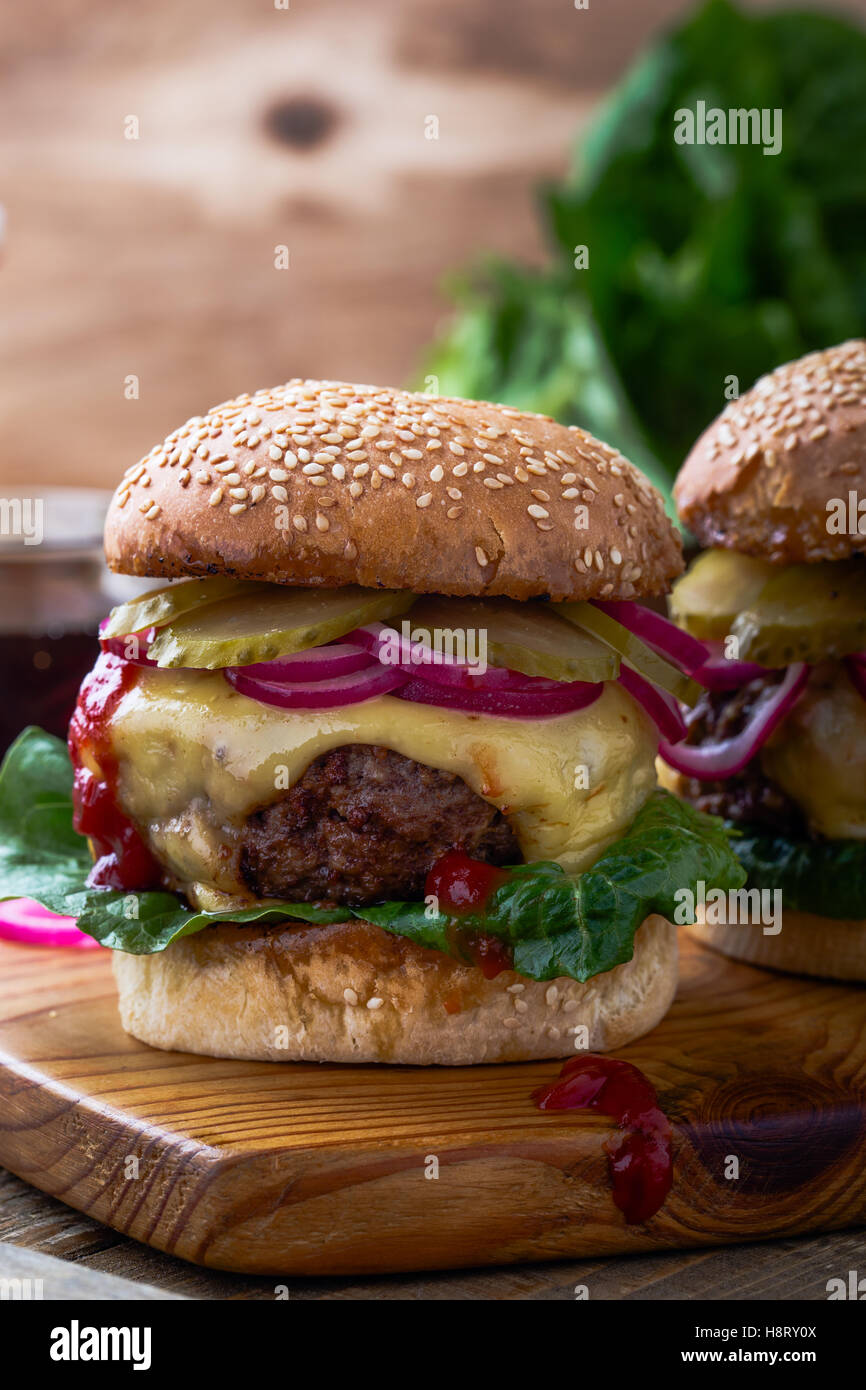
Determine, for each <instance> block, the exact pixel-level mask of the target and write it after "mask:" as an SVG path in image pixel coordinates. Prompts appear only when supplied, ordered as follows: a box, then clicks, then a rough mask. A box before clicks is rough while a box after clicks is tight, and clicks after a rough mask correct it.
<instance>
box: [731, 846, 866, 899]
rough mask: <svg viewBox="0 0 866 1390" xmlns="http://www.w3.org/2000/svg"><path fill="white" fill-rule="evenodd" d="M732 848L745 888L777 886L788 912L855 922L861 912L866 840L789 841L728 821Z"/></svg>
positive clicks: (865, 891) (864, 896) (865, 878)
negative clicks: (814, 914)
mask: <svg viewBox="0 0 866 1390" xmlns="http://www.w3.org/2000/svg"><path fill="white" fill-rule="evenodd" d="M728 829H729V833H730V835H731V839H732V843H733V848H734V851H735V853H736V855H737V858H738V859H739V860H740V863H741V864H742V865H743V867H744V869H745V870H746V872H747V874H748V884H749V887H750V888H760V889H768V890H769V891H770V892H772V891H773V890H774V889H776V888H778V889H780V890H781V893H782V901H783V903H784V905H785V907H787V908H789V909H791V911H793V912H817V913H819V914H820V915H821V916H822V917H837V918H847V919H849V920H852V921H855V922H859V921H861V920H862V918H863V917H864V915H866V908H864V904H866V842H864V841H862V840H790V839H787V838H786V837H785V836H784V835H769V834H767V833H766V832H763V831H760V830H757V829H754V828H752V827H749V826H746V827H743V826H736V825H733V824H731V825H729V827H728Z"/></svg>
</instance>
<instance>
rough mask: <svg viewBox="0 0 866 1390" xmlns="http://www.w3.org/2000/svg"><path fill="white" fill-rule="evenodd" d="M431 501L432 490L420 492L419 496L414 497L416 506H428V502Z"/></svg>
mask: <svg viewBox="0 0 866 1390" xmlns="http://www.w3.org/2000/svg"><path fill="white" fill-rule="evenodd" d="M432 501H433V494H432V492H422V494H421V496H420V497H416V498H415V506H416V507H429V506H430V503H431V502H432Z"/></svg>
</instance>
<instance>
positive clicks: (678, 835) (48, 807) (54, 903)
mask: <svg viewBox="0 0 866 1390" xmlns="http://www.w3.org/2000/svg"><path fill="white" fill-rule="evenodd" d="M90 869H91V858H90V854H89V852H88V848H87V843H86V841H85V840H84V839H83V838H82V837H80V836H79V835H77V834H76V833H75V831H74V830H73V828H72V769H71V767H70V765H69V760H68V757H67V754H66V749H65V747H64V745H63V744H62V743H61V742H60V740H59V739H56V738H53V737H52V736H51V735H49V734H46V733H43V732H42V730H41V729H33V728H31V729H26V730H25V731H24V733H22V734H21V735H20V736H19V738H18V739H17V740H16V741H15V743H14V744H13V745H12V747H11V748H10V749H9V752H8V753H7V755H6V758H5V761H4V763H3V767H2V770H0V885H2V892H0V897H4V898H11V897H30V898H35V899H36V900H37V901H38V902H41V903H43V904H44V905H45V906H46V907H48V908H50V909H51V911H53V912H60V913H63V914H68V915H70V916H75V917H77V918H78V925H79V927H80V928H81V930H82V931H84V932H87V933H88V934H89V935H90V936H93V937H94V938H95V939H96V940H97V941H99V942H101V943H102V945H104V946H107V947H110V948H111V949H112V950H116V951H127V952H129V953H131V954H133V955H149V954H151V953H153V952H156V951H163V950H165V948H166V947H167V946H169V945H171V943H172V942H173V941H176V940H178V938H179V937H182V936H189V935H191V934H192V933H194V932H199V931H202V930H203V929H204V928H205V927H208V926H213V925H215V924H216V923H218V922H240V923H245V922H261V923H265V922H279V921H282V920H285V919H295V920H299V921H304V922H339V921H344V920H345V919H346V917H348V916H355V917H359V918H362V919H363V920H364V921H367V922H372V923H373V924H375V925H376V926H379V927H381V928H382V929H383V930H385V931H388V932H391V933H393V934H395V935H398V936H406V937H409V938H410V939H411V940H413V941H416V942H418V944H419V945H422V946H427V947H431V948H433V949H434V950H440V951H444V952H446V953H447V954H449V955H452V956H458V957H462V956H463V955H464V951H465V945H466V936H467V934H470V933H473V932H484V933H486V934H487V935H490V936H495V937H498V938H499V939H500V940H501V941H502V942H504V943H505V944H506V945H507V946H508V947H510V948H511V949H512V951H513V953H514V968H515V969H516V970H517V971H518V972H519V973H520V974H522V975H525V976H526V977H527V978H529V979H532V980H549V979H553V978H554V977H555V976H558V975H569V976H571V977H572V978H573V979H576V980H587V979H589V978H590V977H591V976H593V975H599V974H602V973H603V972H604V971H606V970H612V969H613V967H614V966H615V965H619V964H620V963H621V962H623V961H626V960H630V959H631V956H632V954H633V951H634V935H635V932H636V931H637V928H638V927H639V926H640V924H641V922H642V921H643V919H644V918H645V917H646V916H647V915H648V914H649V913H651V912H660V913H662V914H663V915H664V916H666V917H668V918H672V917H673V915H674V911H675V909H676V906H677V902H678V899H677V896H676V895H677V894H678V893H680V892H682V890H684V889H688V890H691V891H694V890H695V887H696V884H697V882H698V880H700V879H703V880H704V881H705V883H706V884H707V885H708V886H709V887H715V888H722V889H725V890H728V889H730V888H737V887H740V885H741V884H742V883H743V881H744V879H745V874H744V872H743V870H742V869H741V867H740V865H739V863H738V861H737V859H736V858H735V856H734V855H733V853H732V852H731V849H730V846H729V844H728V841H727V838H726V835H725V831H724V827H723V824H722V822H721V821H719V820H717V819H716V818H715V817H712V816H706V815H703V814H702V813H701V812H699V811H695V810H694V809H693V808H692V807H690V806H687V805H686V804H685V803H684V802H680V801H677V800H676V798H675V797H672V796H670V795H669V794H668V793H667V792H656V793H655V794H654V795H653V796H652V797H651V798H650V800H649V801H648V802H647V803H646V805H645V806H644V807H643V808H642V809H641V810H640V811H639V812H638V814H637V816H636V817H635V819H634V821H633V823H632V825H631V826H630V828H629V830H628V831H627V832H626V834H625V835H624V836H623V837H622V839H621V840H618V841H617V842H616V843H615V844H614V845H612V846H611V847H610V848H609V849H608V850H606V851H605V853H604V854H602V855H601V856H600V858H599V859H598V860H597V861H596V863H595V864H594V865H593V866H592V868H590V869H588V870H586V871H585V872H584V873H582V874H577V875H570V874H566V873H565V871H564V870H563V869H562V868H561V867H560V866H559V865H558V864H554V863H544V862H542V863H536V864H520V865H517V866H515V867H514V868H511V869H508V870H507V877H506V879H505V881H504V882H503V883H502V884H501V885H500V886H498V887H497V888H496V890H495V892H494V893H493V894H492V896H491V899H490V901H489V903H488V904H487V906H486V907H485V909H484V911H483V913H473V914H464V915H461V916H460V918H459V919H458V918H455V917H449V916H447V915H446V914H444V913H440V912H439V911H438V910H435V905H434V904H430V905H429V906H428V905H425V903H423V902H420V903H414V902H413V903H383V904H381V905H379V906H376V907H370V908H357V909H351V908H345V907H342V908H318V907H314V906H312V905H310V904H309V903H284V902H265V903H260V904H257V905H256V906H255V907H251V908H244V909H240V910H238V911H231V912H226V911H220V912H199V911H195V910H193V909H191V908H189V907H186V906H185V905H184V903H183V902H182V900H181V899H180V898H179V897H177V896H176V895H175V894H173V893H167V892H162V891H158V892H128V893H123V892H117V891H114V890H111V889H99V888H88V887H87V882H86V880H87V875H88V873H89V872H90Z"/></svg>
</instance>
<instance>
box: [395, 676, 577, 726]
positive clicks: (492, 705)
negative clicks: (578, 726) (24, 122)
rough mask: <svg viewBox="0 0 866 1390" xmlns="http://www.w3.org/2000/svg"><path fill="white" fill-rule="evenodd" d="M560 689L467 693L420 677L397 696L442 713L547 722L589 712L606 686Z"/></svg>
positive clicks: (567, 684)
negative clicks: (431, 706) (585, 711)
mask: <svg viewBox="0 0 866 1390" xmlns="http://www.w3.org/2000/svg"><path fill="white" fill-rule="evenodd" d="M552 684H553V685H555V686H556V687H557V688H556V689H555V690H548V691H543V692H536V691H534V690H463V689H459V688H457V687H448V686H443V685H434V684H433V683H432V681H427V680H422V679H421V678H420V677H419V676H415V677H413V678H411V679H407V681H406V684H405V685H404V686H403V687H402V688H401V689H400V690H399V691H398V692H397V697H398V699H400V700H412V701H414V702H415V703H417V704H422V705H438V706H439V707H440V708H442V709H459V710H468V711H469V712H470V713H476V714H498V715H502V716H503V717H505V718H510V719H546V718H551V717H553V716H555V715H558V714H572V713H574V711H576V710H579V709H586V707H587V706H588V705H591V704H593V702H594V701H595V700H597V699H598V697H599V695H600V694H601V692H602V689H603V688H604V687H603V685H601V684H597V685H593V684H590V682H589V681H554V682H552Z"/></svg>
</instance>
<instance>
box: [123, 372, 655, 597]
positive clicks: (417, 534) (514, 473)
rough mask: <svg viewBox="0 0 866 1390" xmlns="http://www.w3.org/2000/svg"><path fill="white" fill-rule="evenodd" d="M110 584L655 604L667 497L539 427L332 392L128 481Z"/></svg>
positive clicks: (177, 436)
mask: <svg viewBox="0 0 866 1390" xmlns="http://www.w3.org/2000/svg"><path fill="white" fill-rule="evenodd" d="M105 550H106V556H107V559H108V563H109V565H110V566H111V568H112V569H115V570H120V571H122V572H125V573H129V574H139V575H154V576H165V577H176V576H181V575H203V574H214V573H220V574H231V575H235V576H237V577H239V578H242V579H263V580H268V581H271V582H274V583H280V584H308V585H313V584H315V585H328V586H339V585H344V584H361V585H364V586H366V587H370V588H374V587H379V586H382V587H385V588H395V589H412V590H414V591H416V592H426V593H440V594H454V595H481V594H504V595H507V596H509V597H511V598H516V599H528V598H533V597H537V596H542V595H549V596H550V597H551V598H553V599H557V600H562V599H576V598H591V597H604V598H631V597H634V596H638V595H643V594H658V593H663V592H664V591H665V590H666V589H667V588H668V586H669V581H670V580H671V579H672V578H674V577H675V576H676V575H677V574H679V573H680V572H681V570H682V554H681V548H680V542H679V537H678V535H677V532H676V530H675V528H674V527H673V526H672V525H671V523H670V521H669V520H668V518H667V517H666V515H665V512H664V506H663V503H662V499H661V497H660V496H659V494H658V493H657V492H656V491H655V489H654V488H652V487H651V486H650V484H649V483H648V482H647V481H646V479H645V478H644V477H643V475H642V474H641V473H640V472H639V471H638V470H637V469H636V468H635V467H634V466H633V465H632V464H630V463H629V462H628V461H627V460H626V459H624V458H623V457H622V455H621V454H619V453H617V452H616V450H615V449H612V448H610V447H609V446H608V445H606V444H602V443H600V442H599V441H598V440H596V439H594V438H593V437H592V436H591V435H589V434H587V433H586V432H585V431H584V430H582V429H579V428H577V427H576V426H570V427H566V426H564V425H559V424H557V423H556V422H555V421H553V420H551V419H550V418H549V417H548V416H545V415H531V414H526V413H524V412H521V411H517V410H512V409H510V408H508V407H506V406H499V405H488V404H484V403H480V402H477V401H463V400H455V399H450V398H445V397H437V396H426V395H416V394H413V393H411V392H407V391H397V390H392V389H389V388H382V387H376V386H351V385H346V384H344V383H342V382H321V381H301V380H295V381H290V382H288V383H287V384H286V385H285V386H278V387H275V388H274V389H273V390H268V391H257V392H256V393H255V395H252V396H249V395H244V396H239V397H238V398H237V399H236V400H233V401H228V402H226V403H224V404H223V405H218V406H215V407H214V409H213V410H211V411H209V412H208V414H207V415H204V416H196V417H195V418H194V419H192V420H189V421H188V422H187V423H186V424H185V425H183V426H182V427H181V428H180V429H178V430H175V431H174V433H173V434H170V435H169V437H168V439H167V440H166V441H165V443H164V444H162V445H159V446H158V447H156V448H154V449H152V450H151V451H150V453H149V454H147V455H146V456H145V457H144V458H143V459H142V460H141V461H140V462H139V463H137V464H136V465H135V466H134V467H133V468H130V469H128V470H127V472H126V474H125V476H124V479H123V481H122V482H121V484H120V486H119V487H118V489H117V492H116V493H115V495H114V498H113V500H112V503H111V506H110V508H109V512H108V518H107V521H106V526H105Z"/></svg>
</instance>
